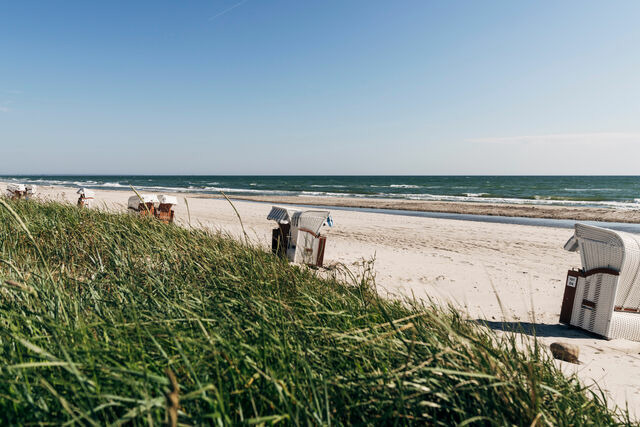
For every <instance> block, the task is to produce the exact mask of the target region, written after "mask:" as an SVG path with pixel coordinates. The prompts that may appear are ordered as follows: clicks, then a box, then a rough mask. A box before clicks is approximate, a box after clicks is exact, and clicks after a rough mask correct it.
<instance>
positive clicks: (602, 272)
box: [560, 224, 640, 341]
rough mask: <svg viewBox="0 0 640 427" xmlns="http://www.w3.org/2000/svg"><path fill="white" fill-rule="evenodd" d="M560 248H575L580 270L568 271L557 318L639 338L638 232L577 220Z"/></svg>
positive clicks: (600, 332) (598, 331)
mask: <svg viewBox="0 0 640 427" xmlns="http://www.w3.org/2000/svg"><path fill="white" fill-rule="evenodd" d="M565 249H566V250H568V251H572V252H576V251H578V252H579V253H580V258H581V260H582V269H581V270H579V271H575V270H574V271H569V273H568V276H567V282H566V285H565V294H564V299H563V303H562V309H561V312H560V321H561V322H562V323H567V324H570V325H572V326H576V327H578V328H582V329H585V330H587V331H590V332H593V333H595V334H598V335H601V336H603V337H605V338H607V339H615V338H625V339H628V340H633V341H640V235H636V234H631V233H625V232H621V231H614V230H609V229H605V228H600V227H593V226H589V225H584V224H576V226H575V234H574V236H573V237H572V238H571V239H569V241H568V242H567V243H566V244H565Z"/></svg>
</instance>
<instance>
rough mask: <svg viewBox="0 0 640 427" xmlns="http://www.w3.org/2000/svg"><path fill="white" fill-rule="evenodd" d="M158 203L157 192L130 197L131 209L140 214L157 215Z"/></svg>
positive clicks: (129, 205) (129, 204)
mask: <svg viewBox="0 0 640 427" xmlns="http://www.w3.org/2000/svg"><path fill="white" fill-rule="evenodd" d="M157 204H158V197H156V195H155V194H141V195H140V196H138V195H137V194H136V195H134V196H131V197H129V203H128V207H129V211H130V212H132V213H137V214H139V215H140V216H152V217H155V215H156V205H157Z"/></svg>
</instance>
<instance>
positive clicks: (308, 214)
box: [291, 211, 333, 235]
mask: <svg viewBox="0 0 640 427" xmlns="http://www.w3.org/2000/svg"><path fill="white" fill-rule="evenodd" d="M330 218H331V213H330V212H329V211H304V212H296V213H294V214H293V217H292V218H291V225H293V226H294V227H298V228H302V229H305V230H308V231H311V232H312V233H313V234H316V235H317V234H318V233H319V232H320V229H321V228H322V226H323V225H325V224H326V223H328V221H329V220H330ZM331 223H333V220H331Z"/></svg>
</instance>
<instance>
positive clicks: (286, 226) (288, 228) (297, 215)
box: [267, 206, 333, 267]
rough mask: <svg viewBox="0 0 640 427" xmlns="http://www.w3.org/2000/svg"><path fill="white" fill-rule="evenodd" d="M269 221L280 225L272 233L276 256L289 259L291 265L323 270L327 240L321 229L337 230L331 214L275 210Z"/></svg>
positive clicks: (272, 210) (327, 212)
mask: <svg viewBox="0 0 640 427" xmlns="http://www.w3.org/2000/svg"><path fill="white" fill-rule="evenodd" d="M267 219H269V220H272V221H276V222H277V223H278V228H274V229H273V232H272V244H271V249H272V251H273V253H275V254H279V255H281V256H286V257H287V258H288V259H289V261H291V262H297V263H300V264H307V265H311V266H316V267H322V264H323V263H324V249H325V246H326V242H327V238H326V237H325V236H323V235H321V234H320V229H321V228H322V226H323V225H325V224H327V225H329V226H333V219H332V218H331V213H330V212H329V211H316V210H309V211H294V210H289V209H287V208H282V207H279V206H273V207H272V208H271V211H270V212H269V215H267Z"/></svg>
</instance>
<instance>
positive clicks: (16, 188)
mask: <svg viewBox="0 0 640 427" xmlns="http://www.w3.org/2000/svg"><path fill="white" fill-rule="evenodd" d="M6 195H7V197H9V198H10V199H12V200H17V199H22V198H23V197H25V196H26V195H27V187H25V185H24V184H8V185H7V192H6Z"/></svg>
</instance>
